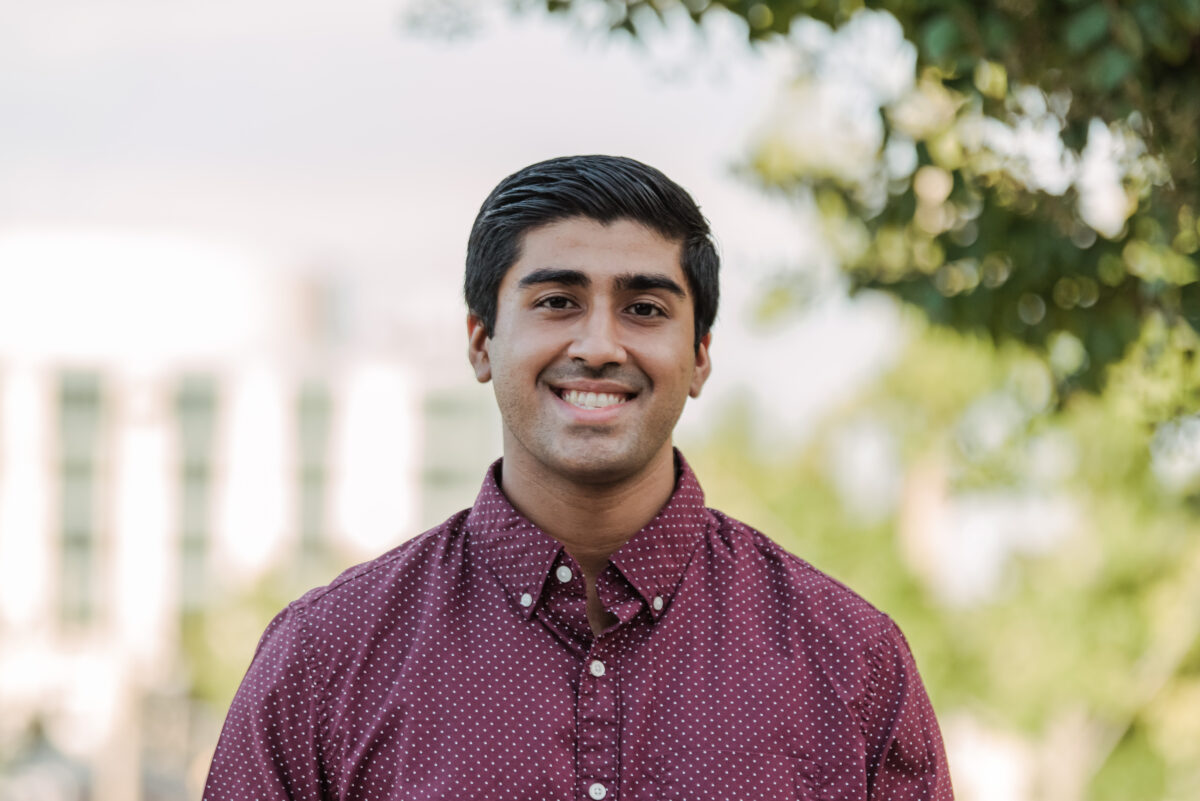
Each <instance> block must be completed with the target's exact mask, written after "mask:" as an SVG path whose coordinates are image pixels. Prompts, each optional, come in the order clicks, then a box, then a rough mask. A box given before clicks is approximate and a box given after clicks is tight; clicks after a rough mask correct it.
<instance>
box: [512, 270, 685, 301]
mask: <svg viewBox="0 0 1200 801" xmlns="http://www.w3.org/2000/svg"><path fill="white" fill-rule="evenodd" d="M613 283H614V284H615V285H616V288H617V291H618V292H646V291H650V290H656V289H657V290H664V291H666V292H670V293H671V294H672V295H675V296H677V297H679V298H686V297H687V292H685V291H684V289H683V287H681V286H680V285H679V284H678V283H677V282H676V281H674V280H673V279H671V278H669V277H667V276H665V275H660V274H658V273H622V274H621V275H618V276H617V277H616V278H615V279H614V280H613ZM540 284H558V285H560V286H575V287H589V286H591V285H592V279H591V278H589V277H588V276H587V274H586V273H584V272H582V271H580V270H566V269H559V268H555V267H543V268H541V269H539V270H534V271H533V272H531V273H529V274H528V275H526V276H524V277H522V278H521V280H520V281H518V282H517V286H518V287H520V288H522V289H525V288H527V287H531V286H538V285H540Z"/></svg>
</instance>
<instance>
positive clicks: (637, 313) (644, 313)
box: [629, 300, 666, 317]
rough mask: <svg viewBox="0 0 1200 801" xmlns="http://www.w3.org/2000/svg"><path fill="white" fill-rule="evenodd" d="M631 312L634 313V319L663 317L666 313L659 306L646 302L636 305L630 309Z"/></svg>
mask: <svg viewBox="0 0 1200 801" xmlns="http://www.w3.org/2000/svg"><path fill="white" fill-rule="evenodd" d="M629 311H630V312H632V313H633V316H634V317H662V316H663V315H664V314H665V313H666V312H664V311H663V310H662V309H661V308H660V307H659V306H658V304H656V303H650V302H648V301H644V300H643V301H640V302H638V303H634V304H633V305H632V306H630V307H629Z"/></svg>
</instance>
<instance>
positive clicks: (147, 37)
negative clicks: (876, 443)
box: [0, 0, 897, 434]
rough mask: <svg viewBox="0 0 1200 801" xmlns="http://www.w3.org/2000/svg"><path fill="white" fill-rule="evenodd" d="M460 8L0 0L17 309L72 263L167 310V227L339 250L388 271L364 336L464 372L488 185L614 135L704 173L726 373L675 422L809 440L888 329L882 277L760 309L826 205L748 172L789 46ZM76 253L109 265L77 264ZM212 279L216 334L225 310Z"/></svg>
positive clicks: (10, 279) (178, 300) (268, 261)
mask: <svg viewBox="0 0 1200 801" xmlns="http://www.w3.org/2000/svg"><path fill="white" fill-rule="evenodd" d="M435 7H436V4H435ZM463 7H471V8H476V9H478V8H481V7H483V8H486V9H488V10H486V11H484V12H482V13H477V14H475V17H476V21H477V22H478V25H477V26H476V29H475V30H474V31H473V32H472V33H471V34H470V35H467V36H460V37H452V38H447V37H445V36H440V35H437V34H436V33H434V32H431V31H429V30H428V29H414V27H413V26H412V25H409V24H406V22H405V20H407V19H410V18H411V12H412V10H413V8H414V6H413V5H412V4H411V3H406V0H360V1H359V2H355V3H349V4H332V3H328V2H315V1H314V0H288V2H283V1H282V0H239V1H238V2H232V1H231V0H209V1H208V2H196V1H195V0H178V1H177V2H170V3H163V2H150V1H149V0H121V1H120V2H114V1H113V0H92V1H91V2H77V1H73V0H41V1H40V2H38V3H36V4H30V3H19V2H16V1H15V0H0V120H3V124H0V240H2V239H3V238H5V237H7V238H8V241H9V242H10V243H11V241H13V238H14V237H15V238H17V239H19V241H20V242H21V247H19V248H14V247H8V248H4V247H2V246H0V286H3V287H4V288H5V292H6V294H7V295H8V296H9V305H11V306H13V307H14V308H15V307H20V306H24V307H26V308H27V309H28V308H42V307H46V311H47V312H50V314H48V315H47V317H50V316H52V315H53V314H54V313H55V311H56V310H57V311H58V313H63V312H64V311H66V310H69V309H70V304H67V305H66V306H59V305H58V304H56V303H54V298H55V297H58V296H61V295H63V294H64V293H63V289H62V287H63V284H64V280H65V281H66V283H68V284H70V285H71V286H72V289H78V290H79V292H78V293H76V294H79V295H81V296H82V297H84V298H87V297H92V296H95V292H96V291H97V290H96V289H95V287H92V288H89V287H90V286H91V285H93V284H94V285H96V286H102V285H103V284H104V283H105V280H106V279H108V280H110V282H111V283H114V284H116V285H119V287H120V288H121V289H122V291H127V292H131V293H137V292H142V293H144V294H145V295H146V298H147V302H148V304H155V303H157V304H158V305H159V306H161V307H162V308H160V309H159V311H158V313H157V314H156V315H148V316H147V326H151V325H156V324H157V323H158V321H161V320H163V319H167V320H169V319H170V318H171V317H172V315H173V314H174V308H173V307H172V305H171V304H175V305H176V306H179V307H180V308H179V312H180V313H183V312H185V311H187V309H185V308H183V307H185V306H188V305H189V304H188V299H189V298H191V297H194V295H193V294H192V293H191V292H183V291H175V292H173V293H172V292H171V291H170V289H169V285H170V284H171V283H172V282H171V280H170V279H169V278H168V279H162V278H161V276H160V277H158V278H157V280H148V277H147V271H153V270H154V269H155V265H157V264H159V263H161V262H162V261H163V260H164V259H163V257H162V256H161V255H150V256H148V255H147V253H150V252H152V253H155V254H161V253H162V252H164V248H165V250H166V251H170V250H171V248H172V247H174V248H175V249H176V250H178V251H179V252H180V253H181V254H185V255H186V256H191V257H194V255H195V254H197V253H224V254H228V258H227V259H226V260H225V261H224V262H223V268H222V269H223V271H224V272H223V273H222V274H225V273H228V271H229V270H231V269H233V270H240V269H256V267H255V265H257V268H261V269H262V270H265V271H284V272H286V271H302V272H303V271H308V272H311V271H330V270H334V271H343V272H346V273H350V274H353V275H355V276H357V277H359V278H361V279H362V281H363V282H365V284H366V285H368V286H370V287H372V291H370V292H367V293H363V295H362V297H360V298H359V300H358V301H357V304H358V305H356V306H355V308H354V314H355V315H356V317H357V318H358V323H359V325H360V328H362V329H363V330H364V331H365V332H366V336H367V338H368V339H370V338H371V337H375V338H376V339H378V340H381V341H385V344H386V345H387V346H388V347H389V349H394V348H397V347H398V348H399V349H400V350H401V351H403V350H404V349H405V348H409V349H410V350H412V351H414V352H417V351H420V352H421V353H422V354H423V355H424V357H425V358H426V359H427V360H429V361H431V362H433V363H437V364H448V365H454V364H457V363H458V361H461V371H457V370H454V369H453V368H449V370H450V374H451V375H452V376H458V374H459V372H461V376H462V380H464V381H466V380H469V370H468V367H467V365H466V361H465V359H462V347H461V343H460V342H459V338H460V337H461V335H462V331H463V323H462V321H463V313H464V311H463V307H462V301H461V296H460V294H459V284H460V280H461V269H462V268H461V264H462V255H463V251H464V249H465V241H466V235H467V232H468V230H469V228H470V224H471V222H472V220H473V218H474V214H475V212H476V210H477V209H478V206H479V203H480V202H481V201H482V199H483V197H484V196H485V195H486V194H487V192H488V191H489V190H490V189H491V187H492V186H494V185H495V184H496V183H497V182H498V181H499V180H500V179H501V178H503V177H504V176H505V175H507V174H509V173H511V172H513V171H515V170H516V169H519V168H520V167H522V166H524V165H526V164H528V163H532V162H534V161H538V160H541V159H544V158H548V157H551V156H557V155H564V154H570V153H590V152H597V153H613V154H622V155H628V156H632V157H634V158H638V159H641V160H643V161H646V162H648V163H650V164H653V165H655V166H657V167H659V168H660V169H662V170H663V171H664V172H666V173H667V174H668V175H670V176H671V177H673V178H674V179H675V180H677V181H678V182H679V183H681V184H682V185H683V186H684V187H685V188H687V189H688V190H689V191H690V192H691V193H692V194H693V195H694V196H695V197H696V199H697V200H698V202H699V203H700V205H701V207H702V209H703V211H704V212H705V214H706V215H707V216H708V217H709V219H710V222H711V223H712V226H713V230H714V232H715V234H716V237H717V239H718V243H719V245H720V248H721V252H722V255H723V293H724V294H723V305H722V310H721V315H720V317H719V320H718V325H717V328H716V331H715V340H714V346H713V358H714V364H715V370H714V377H713V379H712V381H711V382H710V385H709V387H708V389H707V390H706V393H705V395H706V397H705V399H704V400H703V401H702V408H701V409H700V410H689V412H688V413H687V414H686V415H685V419H684V421H683V424H682V425H683V430H684V431H685V432H686V431H688V430H698V429H700V428H702V426H703V422H702V421H703V420H704V419H705V416H706V415H707V414H709V411H708V410H711V408H712V407H713V406H717V405H720V404H721V403H723V402H724V400H725V399H728V398H731V397H734V396H739V397H741V396H748V397H751V398H753V399H754V401H753V402H754V403H756V404H758V405H761V406H762V407H763V408H764V409H766V410H768V411H769V412H770V414H771V415H772V418H773V419H774V420H775V421H776V422H777V423H778V425H779V427H780V428H785V429H787V430H789V431H793V432H796V433H798V434H802V433H803V432H805V431H807V430H809V429H810V428H811V426H812V424H813V421H814V420H815V419H816V418H817V415H818V413H819V411H820V410H822V409H825V408H828V406H829V405H830V404H831V403H833V402H835V401H836V399H837V398H839V397H841V396H843V395H844V394H845V393H846V392H848V391H849V389H850V388H851V387H853V386H854V385H855V384H857V383H858V382H860V381H862V380H864V378H865V377H867V376H869V375H871V374H873V372H874V371H875V370H877V369H878V366H879V365H880V364H882V363H884V362H886V360H887V358H888V356H889V354H890V353H892V352H893V351H894V347H895V344H894V343H895V341H896V336H895V334H896V328H897V323H896V319H895V312H894V309H892V307H891V305H890V304H889V303H887V302H885V301H882V300H880V299H867V300H865V301H861V302H850V301H848V300H846V299H845V298H844V297H842V296H841V295H840V294H839V293H838V292H830V293H827V294H826V295H825V296H823V300H821V301H820V302H819V303H817V304H816V305H815V306H813V307H812V308H810V309H808V310H807V311H806V312H805V313H804V314H797V315H795V316H793V317H788V318H785V320H784V321H782V322H779V323H776V324H774V325H772V326H771V327H769V328H763V327H761V326H756V325H754V323H753V320H752V317H753V315H752V314H751V310H752V309H753V308H754V306H755V304H756V302H757V300H758V299H759V298H760V297H761V295H762V284H763V282H764V281H766V280H768V279H769V278H770V277H771V276H772V275H775V274H777V273H778V272H779V271H780V270H781V269H783V268H787V267H791V266H795V265H800V266H802V267H805V268H807V269H814V268H819V267H820V265H822V264H823V263H824V262H825V259H824V257H823V256H822V252H821V249H820V247H819V245H818V244H817V241H816V237H815V235H814V230H813V227H812V223H811V221H809V220H808V219H807V218H806V217H805V216H804V214H803V213H801V211H800V210H797V209H796V208H793V207H789V206H787V205H786V204H784V203H783V202H782V201H778V200H773V199H769V198H767V197H765V196H764V195H762V194H761V193H759V192H758V191H757V190H756V189H754V188H753V187H752V186H750V185H749V184H747V183H746V182H745V181H744V180H742V179H740V178H738V177H736V175H735V174H734V169H733V168H734V166H735V165H736V164H737V163H738V162H739V160H741V159H742V158H744V156H745V154H746V153H747V151H748V147H749V145H750V142H751V140H752V137H753V136H754V135H755V133H756V131H758V130H759V129H760V128H761V127H762V126H763V125H764V124H765V122H766V121H767V120H768V119H770V116H771V112H772V103H773V101H775V100H776V99H777V98H778V97H779V94H778V93H779V91H780V87H781V86H782V84H783V82H784V81H785V79H786V77H787V75H788V70H789V62H788V59H787V58H786V57H785V56H784V55H782V54H781V53H780V52H778V51H771V50H769V49H768V50H765V51H764V50H752V49H751V48H750V47H749V46H748V45H746V44H745V42H744V33H743V31H742V30H741V29H740V28H739V27H738V26H739V24H740V23H737V22H736V21H735V20H732V19H728V20H725V21H724V22H722V20H721V19H720V18H718V17H717V16H716V15H710V16H711V17H712V18H713V19H714V20H715V21H714V22H713V23H711V24H709V25H707V26H706V28H705V30H704V35H703V37H701V36H698V35H697V34H696V33H695V32H694V31H693V30H692V29H691V28H690V27H689V26H687V25H673V26H669V27H668V29H665V30H664V31H663V32H661V33H657V34H651V36H650V38H649V40H648V46H645V47H643V46H640V45H638V44H636V43H633V42H631V41H630V40H629V39H627V38H622V37H611V36H607V35H604V34H602V33H598V32H596V31H586V30H583V29H582V28H581V27H580V26H573V25H571V24H570V23H567V22H564V21H563V20H559V19H548V18H547V17H546V16H545V15H543V14H537V13H530V14H525V15H520V16H514V15H512V14H510V13H507V12H504V11H502V10H501V9H500V4H499V3H496V4H493V5H491V6H481V5H474V6H471V5H469V4H464V5H463ZM67 240H70V241H74V242H75V243H76V245H75V246H74V247H70V248H64V247H63V246H62V243H63V242H64V241H67ZM147 243H157V244H155V245H153V246H150V245H148V244H147ZM163 243H167V244H166V245H164V244H163ZM170 243H174V244H173V245H171V244H170ZM0 244H2V242H0ZM148 248H149V250H148ZM155 248H157V250H155ZM86 253H90V254H92V256H91V259H90V260H91V261H94V264H95V270H96V271H97V276H93V280H92V281H90V282H87V281H85V282H79V281H75V280H71V279H69V278H67V279H64V276H69V275H72V274H73V273H72V272H71V271H72V270H77V269H78V267H77V265H76V264H75V262H76V261H77V260H78V259H80V258H81V254H86ZM22 254H23V255H22ZM31 254H32V255H31ZM56 254H57V255H56ZM131 254H132V255H131ZM139 259H140V260H141V261H140V262H139V261H138V260H139ZM56 260H57V262H56ZM192 260H193V261H194V258H193V259H192ZM5 261H7V263H5ZM63 261H67V262H69V264H68V268H69V269H67V270H66V271H65V272H64V271H63V270H62V269H56V266H55V265H56V263H61V262H63ZM172 261H173V260H172ZM180 261H181V262H187V261H188V258H186V257H185V258H181V259H180ZM134 263H144V264H145V265H149V266H147V267H145V268H144V269H141V270H140V271H139V270H137V269H130V268H129V267H128V265H130V264H134ZM121 265H126V267H125V268H124V269H123V268H122V267H121ZM231 265H232V266H231ZM59 266H61V264H60V265H59ZM164 269H170V268H169V267H167V268H164ZM5 276H7V278H6V277H5ZM108 277H111V278H110V279H109V278H108ZM65 294H72V293H71V292H70V291H68V292H67V293H65ZM208 297H209V298H210V299H209V300H208V301H206V303H208V304H211V305H213V306H217V307H218V308H214V309H213V310H212V315H213V317H214V323H213V324H214V330H215V328H216V327H219V325H220V317H221V316H222V314H224V312H225V310H222V309H220V308H219V303H220V300H219V293H218V294H217V295H215V296H214V295H213V293H211V292H210V293H209V296H208ZM77 300H78V298H77ZM77 305H78V304H77ZM193 305H194V304H193ZM190 313H191V314H192V315H193V316H195V314H196V312H195V310H194V308H193V309H192V310H191V312H190ZM27 314H28V312H27ZM31 316H35V317H36V316H37V315H36V314H35V315H31ZM63 316H64V322H69V321H70V320H77V321H80V322H79V323H78V325H77V326H76V327H74V328H71V327H68V328H66V329H65V331H64V332H62V333H60V334H58V337H59V338H63V339H67V340H70V339H71V338H72V337H74V336H77V337H78V339H79V341H81V342H82V341H86V340H88V339H89V338H91V337H94V329H95V328H96V327H97V326H102V325H103V319H104V318H103V314H93V315H86V314H81V313H79V312H78V310H76V312H75V313H72V314H70V315H69V316H68V315H66V314H64V315H63ZM89 327H90V328H91V329H92V331H89V330H86V329H88V328H89ZM0 344H3V343H0ZM8 347H9V349H10V351H11V350H12V349H13V348H14V347H15V348H17V349H19V347H20V343H16V344H15V345H14V344H13V343H9V346H8ZM0 355H2V354H0ZM431 355H432V356H433V357H434V358H432V359H430V358H429V357H430V356H431Z"/></svg>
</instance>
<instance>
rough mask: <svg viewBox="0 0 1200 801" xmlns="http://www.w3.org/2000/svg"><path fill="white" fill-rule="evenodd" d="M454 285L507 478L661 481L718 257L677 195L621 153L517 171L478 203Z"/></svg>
mask: <svg viewBox="0 0 1200 801" xmlns="http://www.w3.org/2000/svg"><path fill="white" fill-rule="evenodd" d="M466 293H467V301H468V304H469V306H470V311H469V313H468V315H467V332H468V355H469V358H470V360H471V364H472V366H473V367H474V369H475V376H476V378H477V379H478V380H480V381H483V382H487V381H490V382H492V385H493V388H494V390H495V394H496V401H497V404H498V406H499V407H500V415H501V418H502V419H503V422H504V458H505V465H506V470H505V475H506V476H508V477H509V478H506V479H505V482H506V484H507V483H508V481H509V479H510V478H511V477H512V476H513V475H516V474H518V473H520V474H530V475H532V474H533V472H540V474H541V475H543V476H546V477H554V479H555V480H561V479H566V480H568V481H569V482H572V483H574V484H576V485H579V486H582V485H583V484H589V485H598V484H608V485H612V484H614V483H616V482H620V481H624V480H627V479H636V478H637V477H644V476H647V475H657V476H663V475H666V476H673V469H672V465H673V459H672V455H671V434H672V431H673V429H674V427H675V423H676V421H677V420H678V419H679V415H680V413H681V412H682V410H683V406H684V404H685V402H686V400H687V398H688V397H696V396H697V395H699V394H700V390H701V388H702V387H703V386H704V383H705V381H706V380H707V378H708V375H709V373H710V371H711V363H710V361H709V356H708V352H709V344H710V341H711V337H712V334H711V333H710V332H709V328H710V326H711V325H712V321H713V316H714V315H715V313H716V305H717V256H716V252H715V250H714V248H713V245H712V242H711V240H710V239H709V235H708V226H707V224H706V223H705V221H704V218H703V217H702V216H701V215H700V212H699V209H697V208H696V205H695V203H693V202H692V199H691V198H690V197H688V195H687V193H686V192H684V191H683V190H682V189H680V188H679V186H677V185H676V184H674V183H673V182H671V181H670V180H669V179H668V178H666V176H664V175H663V174H662V173H660V172H658V171H657V170H655V169H653V168H651V167H647V166H646V165H644V164H639V163H638V162H636V161H632V160H630V159H623V158H612V157H609V156H581V157H575V158H567V159H555V160H552V161H546V162H542V163H540V164H535V165H533V166H532V167H528V168H526V169H524V170H522V171H520V172H518V173H516V174H515V175H513V176H511V177H509V178H507V179H505V180H504V181H503V182H501V184H500V185H499V186H498V187H497V188H496V189H495V190H494V191H493V192H492V194H491V195H490V196H489V197H488V199H487V200H486V201H485V202H484V204H483V209H482V210H481V211H480V213H479V217H478V218H477V219H476V222H475V227H474V230H473V231H472V233H471V242H470V245H469V246H468V251H467V279H466ZM531 471H532V472H531Z"/></svg>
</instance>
